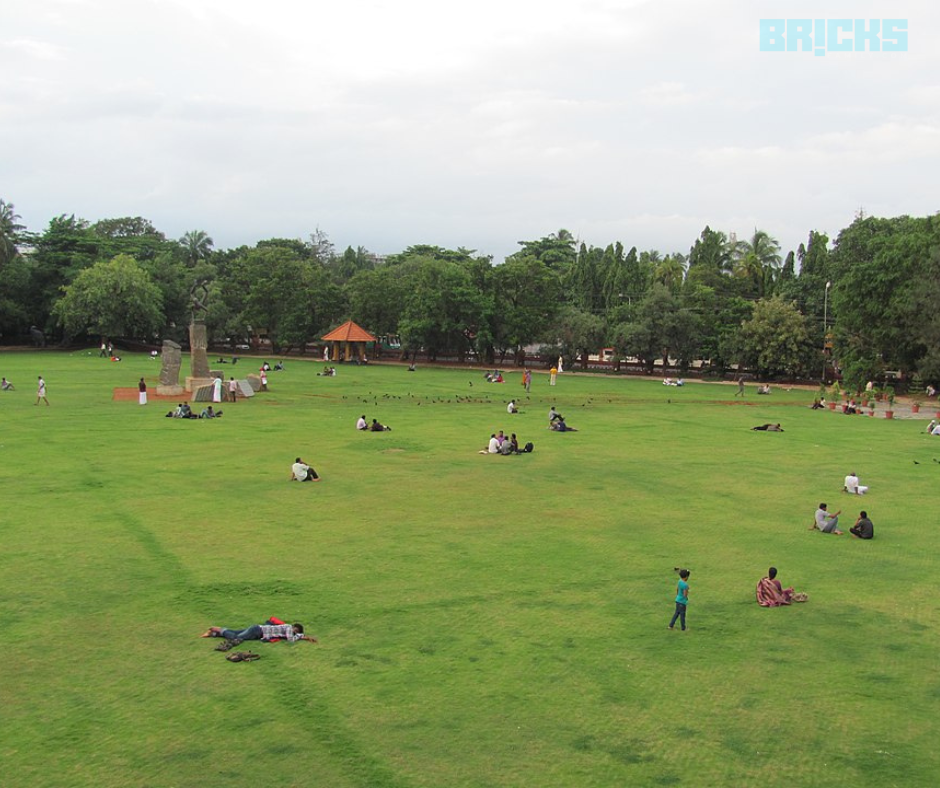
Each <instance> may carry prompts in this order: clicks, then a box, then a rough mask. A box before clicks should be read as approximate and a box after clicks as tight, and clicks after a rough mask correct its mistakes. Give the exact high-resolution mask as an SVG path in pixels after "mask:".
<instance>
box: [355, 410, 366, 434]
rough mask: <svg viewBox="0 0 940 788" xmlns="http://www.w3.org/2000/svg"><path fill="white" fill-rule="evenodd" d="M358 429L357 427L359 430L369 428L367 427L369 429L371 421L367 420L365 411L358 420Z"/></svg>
mask: <svg viewBox="0 0 940 788" xmlns="http://www.w3.org/2000/svg"><path fill="white" fill-rule="evenodd" d="M356 429H357V430H367V429H369V422H367V421H366V414H365V413H363V414H362V415H361V416H360V417H359V421H357V422H356Z"/></svg>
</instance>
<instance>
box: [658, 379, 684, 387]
mask: <svg viewBox="0 0 940 788" xmlns="http://www.w3.org/2000/svg"><path fill="white" fill-rule="evenodd" d="M663 385H664V386H684V385H685V381H684V380H683V379H682V378H676V379H675V380H673V379H672V378H663Z"/></svg>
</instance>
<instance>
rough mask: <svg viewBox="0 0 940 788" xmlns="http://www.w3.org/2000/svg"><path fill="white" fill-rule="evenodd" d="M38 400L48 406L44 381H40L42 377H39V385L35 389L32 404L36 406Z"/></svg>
mask: <svg viewBox="0 0 940 788" xmlns="http://www.w3.org/2000/svg"><path fill="white" fill-rule="evenodd" d="M39 400H42V401H43V402H45V403H46V405H48V404H49V400H48V399H46V381H44V380H43V379H42V375H40V376H39V384H38V386H37V388H36V402H35V403H34V404H35V405H38V404H39Z"/></svg>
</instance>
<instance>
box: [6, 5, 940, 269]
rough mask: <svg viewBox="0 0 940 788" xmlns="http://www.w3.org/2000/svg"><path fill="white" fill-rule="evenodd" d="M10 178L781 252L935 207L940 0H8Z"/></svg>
mask: <svg viewBox="0 0 940 788" xmlns="http://www.w3.org/2000/svg"><path fill="white" fill-rule="evenodd" d="M803 17H815V18H828V19H839V18H844V17H848V18H856V19H883V18H906V19H907V20H908V33H909V49H908V51H907V52H829V53H828V54H826V55H825V56H822V57H818V56H814V55H813V54H811V53H802V52H761V51H760V36H759V21H760V19H762V18H793V19H796V18H803ZM0 73H2V74H3V77H2V79H0V143H2V157H0V198H2V199H4V200H6V201H7V202H12V203H14V205H15V207H16V211H17V213H19V214H20V215H21V216H22V217H23V223H24V224H26V225H27V226H28V228H29V229H30V230H34V231H40V230H42V229H43V228H44V227H45V226H46V225H47V223H48V221H49V220H50V219H51V218H52V217H53V216H56V215H58V214H61V213H68V214H71V213H74V214H76V215H77V216H80V217H83V218H86V219H88V220H90V221H96V220H98V219H103V218H113V217H118V216H137V215H140V216H144V217H146V218H148V219H150V220H151V221H152V222H153V223H154V224H155V225H156V227H157V228H158V229H160V230H161V231H163V232H164V233H166V235H167V236H168V237H171V238H177V237H179V236H180V235H182V234H183V233H184V232H185V231H187V230H192V229H199V230H205V231H206V232H208V233H209V235H211V236H212V237H213V239H214V240H215V244H216V247H217V248H228V247H233V246H237V245H240V244H243V243H246V244H253V243H255V242H256V241H258V240H260V239H262V238H270V237H290V238H307V237H308V236H309V234H310V233H311V232H313V231H314V229H315V228H317V227H319V228H320V229H321V230H323V231H325V232H326V233H328V235H329V236H330V238H331V239H332V240H333V242H334V243H335V244H336V245H337V247H338V248H339V249H343V248H345V247H346V246H347V245H353V246H359V245H361V246H365V247H366V248H367V249H369V250H370V251H373V252H376V253H380V254H387V253H393V252H397V251H401V249H403V248H404V247H405V246H408V245H411V244H418V243H429V244H437V245H441V246H446V247H451V248H455V247H458V246H464V247H467V248H470V249H476V250H478V251H479V252H480V253H483V254H489V255H493V257H494V259H495V261H496V262H501V261H502V259H503V258H504V256H505V255H508V254H511V253H512V252H513V251H515V250H516V249H518V245H517V242H518V241H520V240H524V239H534V238H539V237H541V236H544V235H547V234H549V233H551V232H553V231H556V230H558V229H559V228H562V227H563V228H566V229H568V230H570V231H571V232H572V233H574V234H575V235H576V236H577V237H579V238H581V239H582V240H584V241H585V242H587V243H588V244H593V245H595V246H603V245H606V244H608V243H611V242H613V241H622V242H623V243H624V245H625V246H626V247H628V248H629V247H630V246H637V247H638V248H639V249H641V250H643V249H658V250H660V251H662V252H664V253H665V252H672V251H680V252H688V249H689V247H690V246H691V244H692V243H693V242H694V240H695V238H696V237H697V236H698V235H699V233H700V232H701V230H702V228H703V227H704V226H705V225H706V224H708V225H710V226H711V227H712V228H715V229H721V230H724V231H725V232H736V233H737V234H738V236H739V237H743V236H746V235H748V234H749V233H750V232H752V231H753V229H754V228H755V227H759V228H761V229H764V230H767V231H768V232H770V233H771V234H772V235H774V236H776V237H777V238H778V239H779V240H780V242H781V244H782V246H783V250H784V252H786V251H788V250H789V249H792V248H795V247H796V246H797V245H798V244H799V243H800V241H803V240H805V238H806V236H807V235H808V233H809V231H810V230H812V229H818V230H822V231H825V232H828V233H830V235H832V236H835V234H836V233H838V231H839V230H840V229H841V228H843V227H844V226H846V225H847V224H848V223H850V222H851V221H852V218H853V216H854V215H855V213H856V212H857V211H858V210H859V209H863V210H864V211H865V212H866V213H868V214H874V215H882V216H893V215H898V214H904V213H908V214H915V215H926V214H932V213H935V212H937V211H938V210H940V198H938V195H940V191H938V188H937V180H938V176H940V3H938V2H937V1H936V0H890V1H888V0H883V1H882V2H873V1H871V0H854V1H852V0H714V1H712V2H707V0H564V2H560V1H558V0H498V2H497V0H476V1H475V2H473V3H448V2H442V0H396V1H395V2H386V0H372V1H371V2H358V1H357V0H347V2H339V1H337V2H332V3H328V4H327V3H322V2H317V0H310V1H309V2H304V1H302V0H268V2H246V1H245V0H3V2H2V3H0Z"/></svg>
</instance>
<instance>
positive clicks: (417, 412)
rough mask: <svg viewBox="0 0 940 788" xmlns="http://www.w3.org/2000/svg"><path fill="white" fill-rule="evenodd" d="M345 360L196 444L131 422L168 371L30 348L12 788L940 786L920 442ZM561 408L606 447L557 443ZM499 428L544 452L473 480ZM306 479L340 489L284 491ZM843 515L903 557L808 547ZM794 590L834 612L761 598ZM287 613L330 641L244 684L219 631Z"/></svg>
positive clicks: (13, 589)
mask: <svg viewBox="0 0 940 788" xmlns="http://www.w3.org/2000/svg"><path fill="white" fill-rule="evenodd" d="M272 361H273V359H272ZM257 366H258V363H257V361H251V360H247V359H246V360H244V361H243V362H242V363H240V364H239V365H238V366H237V367H235V368H234V371H235V372H241V373H243V374H245V373H247V372H248V371H249V370H252V371H254V370H256V368H257ZM321 367H322V365H320V364H317V365H314V364H311V363H306V362H298V361H293V360H290V361H288V362H287V369H286V370H285V371H284V372H278V373H272V374H271V375H270V388H271V391H270V392H269V393H264V394H259V395H258V396H257V397H255V398H254V399H253V400H252V401H250V402H242V401H240V402H238V403H237V404H235V405H223V410H224V413H225V415H224V417H223V418H222V419H221V420H216V421H192V422H184V421H179V420H170V419H165V418H163V414H164V413H165V412H166V411H167V410H169V409H170V406H171V403H157V402H151V404H149V405H148V406H146V407H140V406H138V405H137V404H136V403H135V402H116V401H113V400H112V396H111V395H112V390H113V388H114V387H117V386H134V385H136V381H137V380H138V378H139V377H140V376H141V375H145V376H146V377H147V379H148V382H149V383H150V384H151V389H153V388H154V387H155V385H156V378H157V375H158V372H159V365H158V363H154V362H151V361H150V360H149V359H147V358H146V357H143V356H130V357H125V360H124V361H123V362H121V363H119V364H118V363H111V362H108V361H105V360H104V359H99V358H97V352H94V353H93V354H85V353H72V354H67V353H58V352H54V351H47V352H42V353H15V352H10V353H3V354H0V374H4V375H5V376H6V377H8V378H10V379H11V380H12V381H13V382H14V383H15V384H16V385H17V390H16V391H15V392H4V393H2V394H0V511H2V513H3V514H2V521H0V522H2V524H0V621H2V624H3V631H4V635H5V637H4V644H3V653H4V655H5V659H4V661H3V667H2V669H0V671H2V672H0V675H2V680H0V704H2V705H0V708H2V713H0V767H2V774H3V777H2V778H0V782H2V784H3V785H9V786H24V787H26V786H29V787H30V788H42V787H44V786H68V787H69V788H71V787H72V786H76V787H84V786H88V788H111V787H112V786H113V787H114V788H125V787H127V786H133V787H137V786H140V787H141V788H143V787H144V786H154V787H158V788H162V787H164V786H176V787H177V788H189V787H192V788H196V787H197V786H198V787H200V788H201V787H202V786H209V785H222V784H225V783H226V782H233V783H235V784H239V785H250V784H255V783H259V782H271V783H274V784H277V785H284V786H311V785H317V786H331V787H335V788H346V786H357V787H359V788H375V787H378V786H388V787H389V788H398V787H399V786H400V787H401V788H412V787H413V788H439V787H447V788H450V787H451V786H454V787H462V786H466V787H468V788H469V787H470V786H492V787H494V788H510V787H512V788H516V787H517V786H531V787H532V788H549V787H554V786H559V787H561V786H565V787H566V788H567V787H569V786H660V785H664V786H668V785H696V786H698V787H699V788H703V787H704V786H758V785H761V786H787V787H788V788H790V787H791V786H801V787H802V786H827V787H829V786H833V787H836V786H853V788H861V787H863V786H871V787H872V788H886V787H887V786H905V788H907V787H909V786H920V785H931V784H933V783H934V782H935V775H936V774H937V773H938V768H940V757H938V755H937V752H938V749H937V747H936V739H937V733H938V728H940V726H938V723H937V721H936V708H937V705H938V701H940V677H938V672H937V666H938V660H937V647H938V645H940V639H938V637H937V624H938V614H937V604H936V584H937V581H936V574H937V572H936V570H937V559H936V543H937V533H938V516H937V503H936V499H937V490H938V482H940V464H938V463H937V462H936V459H940V439H937V438H931V437H929V436H927V435H925V434H924V433H923V426H924V423H923V422H915V421H893V422H892V421H886V420H884V419H882V418H878V419H868V418H864V417H844V416H841V415H836V414H833V413H829V412H828V411H827V412H813V411H811V410H810V409H809V408H808V407H806V405H807V404H808V403H809V402H810V401H811V399H812V395H811V394H810V393H808V392H805V391H800V392H798V391H793V392H789V393H788V392H785V391H780V390H776V391H775V392H774V394H773V395H771V396H770V397H757V396H756V395H755V394H754V390H753V388H750V390H749V392H748V396H747V400H746V402H741V401H740V399H739V400H737V401H735V399H734V397H733V394H734V391H735V386H733V385H730V384H729V385H717V384H716V385H711V384H699V383H690V384H688V385H687V386H685V387H684V388H682V389H675V388H666V387H663V386H662V385H661V384H660V383H658V382H655V381H644V380H626V379H613V378H593V377H588V376H584V375H571V374H569V373H566V374H564V375H562V376H561V377H560V380H559V384H558V386H557V387H556V388H555V389H551V388H549V386H548V378H547V376H545V375H536V376H535V379H534V382H533V389H532V394H531V397H529V398H526V397H525V396H524V392H523V391H522V388H521V386H520V385H519V379H520V375H519V374H518V373H513V374H511V375H509V376H508V382H507V383H506V384H503V385H493V384H487V383H485V382H484V381H483V380H482V377H481V374H480V373H479V372H476V371H470V370H458V371H454V370H437V369H430V368H419V369H418V371H417V372H416V373H414V374H411V373H408V372H406V371H405V370H404V369H403V368H401V367H397V366H370V367H368V368H360V367H341V368H340V370H339V375H338V376H337V377H336V378H335V379H326V378H321V377H317V376H316V374H315V373H316V371H317V370H318V369H320V368H321ZM187 368H188V359H186V358H185V357H184V372H185V369H187ZM225 370H226V375H228V374H230V373H231V372H232V371H233V370H232V368H231V367H225ZM40 373H42V374H43V375H44V376H45V378H46V381H47V383H48V396H49V400H50V402H51V403H52V404H51V406H50V407H46V406H45V405H40V406H38V407H37V406H34V405H33V403H34V401H35V387H34V385H33V383H34V382H35V380H36V376H37V375H38V374H40ZM471 382H472V384H473V385H472V386H471V385H470V383H471ZM520 394H521V395H522V398H521V406H522V409H523V412H522V413H521V414H519V415H516V416H509V415H507V414H506V411H505V403H506V401H507V400H508V399H509V397H510V396H518V395H520ZM553 403H554V404H557V406H558V409H559V410H560V411H561V412H562V413H563V414H565V416H566V417H567V420H568V423H569V424H570V425H571V426H573V427H576V428H578V430H579V431H578V432H576V433H570V434H556V433H550V432H549V431H548V430H546V428H545V425H546V414H547V411H548V408H549V406H550V405H552V404H553ZM360 414H365V415H366V416H367V418H369V419H370V420H371V419H372V418H378V419H379V420H380V421H382V422H383V423H387V424H390V425H391V426H392V427H393V430H392V431H391V432H387V433H382V434H362V433H357V432H356V431H355V429H354V425H355V421H356V418H357V417H358V416H359V415H360ZM764 422H781V423H782V424H783V426H784V429H785V432H784V433H783V434H773V433H760V432H753V431H751V430H750V429H749V428H750V427H752V426H754V425H757V424H761V423H764ZM497 429H505V430H506V431H507V433H508V432H510V431H513V432H516V433H517V434H518V436H519V440H520V443H522V444H524V443H525V442H527V441H532V442H533V443H534V444H535V451H534V452H533V453H532V454H531V455H527V456H520V457H489V456H480V455H479V454H477V450H478V449H480V448H482V447H483V446H484V445H485V443H486V440H487V438H488V437H489V435H490V433H491V432H494V431H495V430H497ZM297 455H300V456H302V457H303V458H304V459H306V460H308V461H309V462H310V463H311V464H313V465H314V467H316V469H317V471H318V472H319V473H320V474H321V476H322V477H323V481H322V482H321V483H319V484H298V483H293V484H291V483H288V482H287V478H288V476H289V473H290V464H291V462H292V461H293V459H294V457H295V456H297ZM935 458H936V459H935ZM851 470H856V471H857V472H858V474H859V475H860V477H861V479H862V482H863V483H864V484H868V485H871V488H872V489H871V492H870V494H869V495H868V496H866V497H865V498H864V499H861V500H860V499H855V498H849V497H848V496H846V495H842V494H841V493H840V489H841V485H842V478H843V476H844V475H845V474H846V473H848V472H849V471H851ZM820 501H828V502H829V503H830V504H831V505H830V510H833V509H840V508H841V509H843V510H844V511H845V514H844V515H843V518H842V520H843V521H844V525H845V526H846V528H847V527H848V526H849V525H851V524H852V522H854V520H855V517H856V516H857V513H858V510H859V509H860V508H863V507H864V508H866V509H867V510H868V512H869V514H870V515H871V518H872V520H873V521H874V523H875V529H876V538H875V540H874V541H872V542H870V543H863V542H859V541H858V540H854V539H851V538H850V537H848V536H842V537H834V536H824V535H821V534H818V533H811V532H809V531H808V530H807V526H808V525H809V524H810V522H811V519H812V514H813V511H814V510H815V508H816V504H818V503H819V502H820ZM771 564H774V565H776V566H777V567H778V568H779V570H780V577H781V579H782V580H783V581H784V584H785V585H791V584H792V585H795V586H796V587H797V588H798V589H799V590H803V591H806V592H808V593H809V595H810V601H809V603H807V604H805V605H794V606H792V607H790V608H782V609H776V610H764V609H761V608H759V607H758V606H757V604H756V603H755V601H754V586H755V584H756V582H757V581H758V580H759V579H760V577H762V576H763V575H764V574H765V573H766V570H767V567H768V566H769V565H771ZM679 565H682V566H689V567H691V569H692V577H691V604H690V607H689V627H690V630H689V631H688V632H686V633H684V634H683V633H680V632H678V631H673V632H670V631H668V630H667V629H666V624H667V622H668V620H669V617H670V615H671V613H672V609H673V604H672V598H673V596H674V587H675V575H674V573H673V572H672V568H673V566H679ZM271 615H274V616H279V617H282V618H285V619H288V620H300V621H303V622H304V623H305V624H306V625H307V628H308V631H310V632H312V633H314V634H316V635H317V636H318V637H319V638H320V640H321V643H320V645H318V646H313V645H311V644H307V643H299V644H296V645H288V644H283V643H282V644H271V645H264V644H262V645H257V647H256V650H258V651H260V653H261V654H262V655H263V656H262V659H261V660H260V661H258V662H255V663H250V664H231V663H228V662H226V661H225V659H224V657H223V655H221V654H217V653H216V652H214V651H213V646H214V645H215V643H216V641H209V640H202V639H200V638H198V635H199V633H200V632H202V631H203V630H204V629H205V628H206V627H207V626H208V625H210V624H218V625H225V626H244V625H248V624H251V623H255V622H259V621H262V620H263V619H265V618H267V617H268V616H271Z"/></svg>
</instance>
